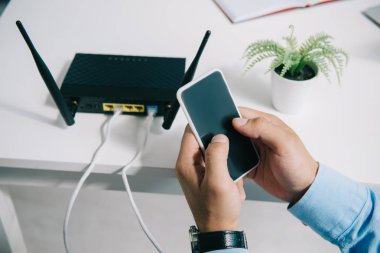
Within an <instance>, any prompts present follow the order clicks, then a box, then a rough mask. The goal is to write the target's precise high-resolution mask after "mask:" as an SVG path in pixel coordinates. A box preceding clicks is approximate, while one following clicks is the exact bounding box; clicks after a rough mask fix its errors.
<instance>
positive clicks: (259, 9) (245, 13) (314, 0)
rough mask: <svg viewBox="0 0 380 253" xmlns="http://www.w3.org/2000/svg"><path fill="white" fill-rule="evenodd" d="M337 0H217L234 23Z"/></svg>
mask: <svg viewBox="0 0 380 253" xmlns="http://www.w3.org/2000/svg"><path fill="white" fill-rule="evenodd" d="M333 1H336V0H215V2H216V4H217V5H219V7H220V8H221V9H222V10H223V12H224V13H225V14H226V15H227V17H228V18H229V19H230V20H231V22H233V23H237V22H242V21H245V20H248V19H252V18H257V17H261V16H265V15H269V14H274V13H277V12H283V11H288V10H292V9H296V8H305V7H310V6H313V5H317V4H323V3H328V2H333Z"/></svg>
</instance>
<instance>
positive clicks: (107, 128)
mask: <svg viewBox="0 0 380 253" xmlns="http://www.w3.org/2000/svg"><path fill="white" fill-rule="evenodd" d="M121 112H122V111H121V109H120V108H115V111H114V114H113V115H112V117H111V118H109V119H108V120H107V121H106V123H105V125H104V127H103V128H102V134H103V140H102V142H101V144H100V146H99V147H98V148H97V150H96V151H95V153H94V156H93V157H92V160H91V162H90V164H89V165H88V167H87V169H86V171H85V173H84V174H83V175H82V177H81V178H80V180H79V182H78V184H77V186H76V187H75V190H74V192H73V194H72V195H71V198H70V202H69V206H68V207H67V211H66V215H65V221H64V226H63V242H64V244H65V249H66V252H67V253H69V252H70V251H69V242H68V239H67V234H68V225H69V220H70V215H71V211H72V209H73V206H74V203H75V200H76V199H77V197H78V194H79V191H80V190H81V188H82V186H83V184H84V182H85V181H86V179H87V178H88V176H89V175H90V174H91V172H92V170H93V169H94V167H95V164H96V162H97V160H98V159H99V157H100V156H101V155H102V154H103V150H104V147H105V145H106V144H107V142H108V139H109V136H110V129H111V125H112V123H113V121H114V119H115V118H116V117H117V116H119V115H120V114H121Z"/></svg>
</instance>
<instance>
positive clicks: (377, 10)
mask: <svg viewBox="0 0 380 253" xmlns="http://www.w3.org/2000/svg"><path fill="white" fill-rule="evenodd" d="M363 14H364V15H365V16H367V17H368V18H369V19H370V20H372V21H373V22H374V23H375V24H376V25H377V26H379V27H380V5H378V6H374V7H371V8H368V9H367V10H366V11H364V12H363Z"/></svg>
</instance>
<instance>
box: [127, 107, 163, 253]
mask: <svg viewBox="0 0 380 253" xmlns="http://www.w3.org/2000/svg"><path fill="white" fill-rule="evenodd" d="M156 112H157V111H156V110H155V109H148V118H147V119H146V123H145V137H144V140H143V142H142V143H141V144H140V146H139V148H138V150H137V152H136V154H135V156H134V157H133V158H132V159H131V161H130V162H129V163H127V164H126V165H125V166H124V167H123V168H122V171H121V176H122V178H123V182H124V186H125V189H126V191H127V194H128V197H129V200H130V202H131V205H132V208H133V211H134V212H135V214H136V217H137V220H138V222H139V223H140V226H141V228H142V229H143V231H144V233H145V235H146V236H147V237H148V239H149V240H150V242H151V243H152V244H153V246H154V247H155V248H156V249H157V251H158V252H160V253H163V252H164V251H163V250H162V249H161V247H160V245H159V244H158V242H157V241H156V239H155V238H154V236H153V235H152V233H151V232H150V231H149V229H148V227H147V226H146V225H145V223H144V220H143V219H142V217H141V214H140V211H139V209H138V207H137V205H136V203H135V200H134V198H133V195H132V191H131V188H130V186H129V183H128V179H127V170H128V169H129V168H130V167H131V166H132V164H133V162H134V161H135V160H136V159H137V158H139V157H140V155H141V154H142V152H143V150H144V149H145V146H146V143H147V142H148V137H149V133H150V127H151V125H152V122H153V117H154V115H155V114H156Z"/></svg>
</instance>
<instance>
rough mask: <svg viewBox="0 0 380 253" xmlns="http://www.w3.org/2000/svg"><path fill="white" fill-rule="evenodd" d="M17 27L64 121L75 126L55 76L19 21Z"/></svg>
mask: <svg viewBox="0 0 380 253" xmlns="http://www.w3.org/2000/svg"><path fill="white" fill-rule="evenodd" d="M16 25H17V27H18V29H19V30H20V32H21V35H22V37H24V40H25V42H26V44H27V45H28V47H29V49H30V52H31V53H32V55H33V58H34V61H35V62H36V65H37V68H38V71H39V72H40V74H41V77H42V79H44V81H45V84H46V86H47V88H48V89H49V92H50V94H51V96H52V97H53V99H54V102H55V104H56V105H57V106H58V109H59V111H60V112H61V115H62V117H63V119H64V120H65V122H66V124H67V125H68V126H71V125H73V124H74V123H75V121H74V117H73V114H72V113H71V112H70V111H69V109H68V107H67V105H66V103H65V100H64V99H63V96H62V94H61V91H60V90H59V88H58V85H57V83H56V82H55V80H54V78H53V76H52V75H51V73H50V71H49V69H48V67H47V66H46V64H45V63H44V61H43V60H42V58H41V56H40V55H39V54H38V52H37V50H36V49H35V48H34V45H33V43H32V41H31V40H30V38H29V36H28V34H27V33H26V30H25V28H24V26H23V25H22V23H21V21H20V20H17V21H16Z"/></svg>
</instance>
